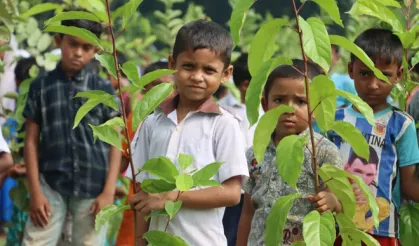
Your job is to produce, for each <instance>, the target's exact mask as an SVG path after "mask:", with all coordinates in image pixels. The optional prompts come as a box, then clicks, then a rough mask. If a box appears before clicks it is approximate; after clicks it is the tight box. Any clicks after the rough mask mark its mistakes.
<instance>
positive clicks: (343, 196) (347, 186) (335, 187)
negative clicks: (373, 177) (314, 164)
mask: <svg viewBox="0 0 419 246" xmlns="http://www.w3.org/2000/svg"><path fill="white" fill-rule="evenodd" d="M328 166H330V165H326V164H323V165H322V167H321V168H320V169H319V175H320V177H321V179H322V180H323V182H327V187H329V189H330V190H331V191H332V192H333V194H335V195H336V196H337V197H338V198H339V201H340V202H341V203H342V207H343V213H344V214H345V215H346V216H348V217H349V218H353V217H354V215H355V209H356V203H355V195H354V192H353V190H352V185H351V183H350V182H349V180H348V178H347V177H346V176H345V171H343V170H340V169H337V168H334V169H332V168H328Z"/></svg>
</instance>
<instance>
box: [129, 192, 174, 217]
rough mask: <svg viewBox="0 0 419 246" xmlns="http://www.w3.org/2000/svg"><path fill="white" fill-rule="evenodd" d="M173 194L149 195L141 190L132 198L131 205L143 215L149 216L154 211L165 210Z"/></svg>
mask: <svg viewBox="0 0 419 246" xmlns="http://www.w3.org/2000/svg"><path fill="white" fill-rule="evenodd" d="M170 195H171V192H167V193H159V194H149V193H146V192H144V191H143V190H140V191H139V192H138V193H136V194H134V195H133V196H132V198H131V201H130V205H131V207H132V208H133V209H135V210H137V211H138V212H140V213H142V214H149V213H150V212H151V211H152V210H161V209H164V205H165V202H166V201H167V200H171V199H169V197H170Z"/></svg>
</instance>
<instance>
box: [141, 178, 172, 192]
mask: <svg viewBox="0 0 419 246" xmlns="http://www.w3.org/2000/svg"><path fill="white" fill-rule="evenodd" d="M175 188H176V185H175V184H171V183H168V182H166V181H164V180H162V179H145V180H143V182H142V183H141V189H143V190H144V191H145V192H147V193H151V194H154V193H162V192H169V191H172V190H174V189H175Z"/></svg>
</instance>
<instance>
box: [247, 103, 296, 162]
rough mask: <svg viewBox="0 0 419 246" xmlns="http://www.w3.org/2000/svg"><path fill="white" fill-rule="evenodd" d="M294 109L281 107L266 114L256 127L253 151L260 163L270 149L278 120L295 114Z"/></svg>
mask: <svg viewBox="0 0 419 246" xmlns="http://www.w3.org/2000/svg"><path fill="white" fill-rule="evenodd" d="M294 111H295V110H294V108H293V107H290V106H286V105H280V106H279V107H276V108H274V109H271V110H269V111H268V112H266V113H265V114H264V115H263V116H262V117H261V118H260V120H259V123H258V124H257V126H256V130H255V136H254V138H253V151H254V152H255V157H256V160H257V161H258V163H262V161H263V159H264V156H265V151H266V148H267V147H268V145H269V143H270V141H271V138H272V133H273V132H274V131H275V128H276V125H277V122H278V118H279V117H280V116H281V115H282V114H284V113H291V112H294Z"/></svg>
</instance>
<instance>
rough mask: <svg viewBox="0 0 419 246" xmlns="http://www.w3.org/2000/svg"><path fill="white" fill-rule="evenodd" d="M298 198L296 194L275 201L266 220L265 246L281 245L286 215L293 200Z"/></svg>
mask: <svg viewBox="0 0 419 246" xmlns="http://www.w3.org/2000/svg"><path fill="white" fill-rule="evenodd" d="M298 198H300V195H299V194H297V193H293V194H289V195H287V196H282V197H280V198H279V199H278V200H276V202H275V204H274V205H273V206H272V209H271V212H269V215H268V218H267V220H266V229H265V235H264V236H265V244H266V246H277V245H281V244H282V237H283V233H284V225H285V221H286V219H287V214H288V212H289V211H290V209H291V207H292V205H293V203H294V200H295V199H298Z"/></svg>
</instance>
